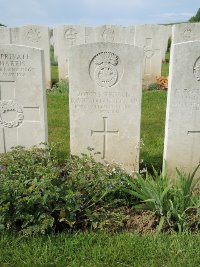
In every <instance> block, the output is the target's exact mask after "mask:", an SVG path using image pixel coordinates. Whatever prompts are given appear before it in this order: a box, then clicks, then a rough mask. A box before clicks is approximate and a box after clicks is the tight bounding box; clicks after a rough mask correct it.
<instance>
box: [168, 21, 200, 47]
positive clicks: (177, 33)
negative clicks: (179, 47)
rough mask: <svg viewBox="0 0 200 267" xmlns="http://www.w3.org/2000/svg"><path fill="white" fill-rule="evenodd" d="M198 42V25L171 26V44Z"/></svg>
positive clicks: (199, 32) (199, 27) (199, 31)
mask: <svg viewBox="0 0 200 267" xmlns="http://www.w3.org/2000/svg"><path fill="white" fill-rule="evenodd" d="M198 40H200V23H181V24H177V25H173V35H172V44H177V43H182V42H189V41H198Z"/></svg>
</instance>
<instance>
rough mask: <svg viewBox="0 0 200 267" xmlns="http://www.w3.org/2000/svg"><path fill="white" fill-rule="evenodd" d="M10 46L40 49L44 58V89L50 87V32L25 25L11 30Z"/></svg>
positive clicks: (44, 27)
mask: <svg viewBox="0 0 200 267" xmlns="http://www.w3.org/2000/svg"><path fill="white" fill-rule="evenodd" d="M11 35H12V44H17V45H26V46H30V47H36V48H41V49H43V50H44V56H45V79H46V88H48V89H49V88H50V87H51V64H50V31H49V28H48V27H46V26H38V25H27V26H23V27H18V28H12V29H11Z"/></svg>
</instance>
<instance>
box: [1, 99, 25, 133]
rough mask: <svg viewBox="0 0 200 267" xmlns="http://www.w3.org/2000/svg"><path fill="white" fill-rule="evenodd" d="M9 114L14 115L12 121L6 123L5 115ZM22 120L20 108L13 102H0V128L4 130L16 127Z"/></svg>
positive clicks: (22, 115)
mask: <svg viewBox="0 0 200 267" xmlns="http://www.w3.org/2000/svg"><path fill="white" fill-rule="evenodd" d="M10 112H12V113H15V114H14V117H15V118H14V120H11V121H8V119H7V118H6V115H8V114H9V113H10ZM23 119H24V114H23V110H22V108H21V107H20V106H19V105H18V104H17V103H16V102H15V101H14V100H1V101H0V126H2V127H5V128H14V127H18V126H19V125H20V124H21V123H22V122H23Z"/></svg>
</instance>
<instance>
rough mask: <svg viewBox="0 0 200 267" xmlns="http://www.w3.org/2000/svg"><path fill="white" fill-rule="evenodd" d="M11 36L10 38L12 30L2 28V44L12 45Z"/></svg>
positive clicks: (0, 34)
mask: <svg viewBox="0 0 200 267" xmlns="http://www.w3.org/2000/svg"><path fill="white" fill-rule="evenodd" d="M10 42H11V36H10V28H7V27H3V26H2V27H0V44H10Z"/></svg>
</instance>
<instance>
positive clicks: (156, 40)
mask: <svg viewBox="0 0 200 267" xmlns="http://www.w3.org/2000/svg"><path fill="white" fill-rule="evenodd" d="M165 27H166V26H160V25H151V24H149V25H137V26H136V29H135V45H136V46H141V47H143V49H144V74H143V87H144V89H147V88H148V85H149V84H150V83H154V82H156V77H157V76H161V66H162V59H163V57H164V54H165V52H166V48H167V42H168V36H169V33H168V32H169V28H167V27H166V28H165Z"/></svg>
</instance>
